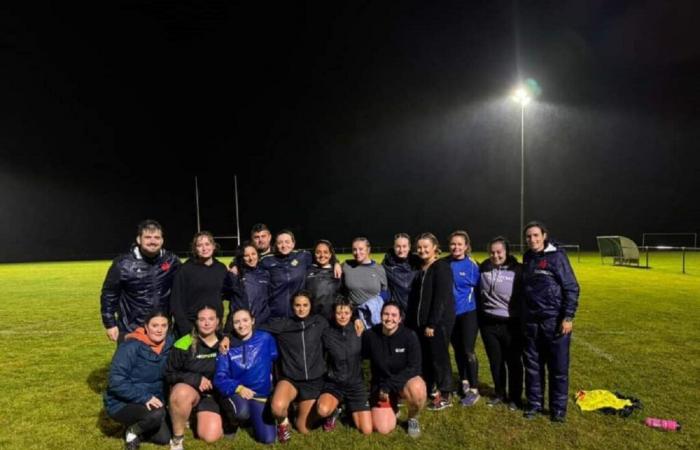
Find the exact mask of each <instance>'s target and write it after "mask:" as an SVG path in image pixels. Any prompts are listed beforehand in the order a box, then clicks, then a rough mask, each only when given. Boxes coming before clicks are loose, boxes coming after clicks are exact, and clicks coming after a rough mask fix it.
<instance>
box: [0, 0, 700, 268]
mask: <svg viewBox="0 0 700 450" xmlns="http://www.w3.org/2000/svg"><path fill="white" fill-rule="evenodd" d="M25 8H26V7H25ZM697 13H698V7H697V5H696V4H695V3H694V2H690V1H684V2H674V5H672V6H668V5H658V4H653V2H649V3H643V4H636V3H635V2H615V3H614V4H610V3H609V2H604V1H571V2H566V4H563V5H559V4H558V3H551V4H550V3H546V2H545V3H541V4H538V5H535V6H530V5H527V6H524V5H520V6H519V5H518V2H512V1H495V2H479V4H474V3H469V4H467V3H465V2H455V1H446V2H440V3H438V4H425V3H424V2H401V3H400V4H398V5H389V4H375V3H362V4H356V3H354V2H340V3H333V4H327V3H323V2H305V3H303V4H285V5H281V6H279V7H278V8H277V9H274V10H269V8H265V7H263V6H255V5H249V4H245V3H241V4H236V3H229V2H203V3H201V4H197V5H196V6H195V5H190V6H185V5H179V6H175V5H171V4H165V3H161V2H120V3H119V4H118V5H116V6H115V5H102V4H95V5H90V6H87V7H85V6H81V7H76V6H70V5H60V6H56V5H53V6H52V7H51V8H48V9H44V10H40V9H34V10H26V9H22V7H14V6H3V7H2V14H0V26H1V27H2V30H3V31H2V33H1V36H2V37H1V40H0V52H1V53H0V54H2V56H3V60H4V61H5V62H6V64H5V65H4V67H3V68H2V69H1V71H0V77H2V78H1V79H2V81H3V83H2V87H0V92H1V93H2V98H3V102H2V106H1V107H0V111H1V112H2V118H3V120H2V124H3V125H2V132H1V133H0V208H1V209H2V211H3V218H4V220H3V221H2V225H0V235H2V248H3V251H2V252H1V253H0V255H2V256H1V257H0V261H2V262H11V261H38V260H63V259H92V258H109V257H111V256H114V255H116V254H117V253H120V252H123V251H125V250H126V249H127V248H128V245H129V243H130V242H131V241H132V240H133V237H134V232H135V227H136V224H137V223H138V222H139V221H140V220H142V219H145V218H153V219H156V220H158V221H160V222H161V223H162V224H163V226H164V228H165V232H166V241H167V242H166V246H167V247H168V248H171V249H176V250H181V249H186V248H187V246H188V242H189V240H190V239H191V236H192V234H193V233H194V232H195V230H196V218H195V205H194V176H198V177H199V183H200V191H201V198H200V200H201V201H202V204H201V213H202V226H203V228H205V229H209V230H211V231H212V232H214V233H215V234H217V235H223V234H227V235H230V234H234V232H235V229H234V222H233V217H234V206H233V174H237V176H238V183H239V194H240V214H241V234H242V237H243V238H244V239H245V238H246V237H247V235H248V230H249V229H250V226H251V225H252V224H253V223H256V222H265V223H267V224H268V225H269V226H270V227H271V228H272V230H273V231H276V230H280V229H282V228H289V229H291V230H293V231H294V232H295V234H296V235H297V242H298V246H300V247H310V246H311V245H313V242H314V241H315V240H316V239H318V238H328V239H330V240H331V241H333V242H334V243H335V245H336V246H337V247H347V246H349V243H350V241H351V239H352V238H353V237H354V236H358V235H365V236H368V237H369V238H370V240H371V241H373V243H374V244H375V245H380V246H386V245H388V244H389V243H390V240H391V236H393V234H395V233H396V232H399V231H405V232H409V233H411V234H416V233H419V232H423V231H432V232H434V233H435V234H436V235H438V237H439V238H440V239H441V240H444V239H445V238H446V236H447V235H448V234H449V233H450V232H451V231H453V230H454V229H466V230H467V231H468V232H469V233H470V235H471V237H472V240H473V242H474V247H475V250H477V251H478V250H482V248H481V246H482V245H483V244H484V243H485V242H487V241H488V240H489V239H490V238H491V237H493V236H495V235H499V234H503V235H506V236H507V237H509V238H510V239H511V241H513V242H518V241H519V201H520V197H519V195H520V194H519V188H520V109H519V106H517V105H516V104H515V103H513V102H512V101H511V100H510V99H509V98H508V94H509V93H510V91H511V89H512V87H513V86H514V85H515V84H516V83H517V82H518V81H520V80H523V79H526V78H533V79H535V80H537V82H538V83H539V84H540V86H541V87H542V95H541V96H540V97H539V98H538V99H537V100H536V101H535V102H533V103H532V104H531V105H528V107H527V108H526V111H525V189H526V192H525V211H526V213H525V221H529V220H533V219H538V220H542V221H544V222H545V223H546V224H547V225H548V226H549V228H550V230H551V236H552V237H553V238H555V239H557V240H559V241H561V242H565V243H570V244H580V245H582V246H583V247H584V248H585V249H588V250H593V249H595V248H596V247H595V236H596V235H609V234H621V235H625V236H628V237H630V238H632V239H634V240H635V241H638V243H641V242H639V241H640V240H641V234H642V233H643V232H695V233H698V232H700V202H698V197H697V195H698V192H700V181H698V180H700V152H698V142H700V92H699V90H698V87H697V79H698V78H699V75H700V39H699V38H698V36H697V34H698V32H697V31H696V30H695V23H696V22H697V19H698V18H699V17H700V16H699V15H698V14H697ZM228 245H229V248H230V244H228ZM180 256H185V255H180Z"/></svg>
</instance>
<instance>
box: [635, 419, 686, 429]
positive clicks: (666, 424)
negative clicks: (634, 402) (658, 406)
mask: <svg viewBox="0 0 700 450" xmlns="http://www.w3.org/2000/svg"><path fill="white" fill-rule="evenodd" d="M644 425H646V426H648V427H649V428H658V429H659V430H663V431H680V430H681V424H680V423H678V422H676V421H675V420H671V419H657V418H656V417H647V418H646V419H644Z"/></svg>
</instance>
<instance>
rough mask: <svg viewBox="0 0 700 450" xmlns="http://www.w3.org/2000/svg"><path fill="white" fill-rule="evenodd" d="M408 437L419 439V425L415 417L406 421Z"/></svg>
mask: <svg viewBox="0 0 700 450" xmlns="http://www.w3.org/2000/svg"><path fill="white" fill-rule="evenodd" d="M408 435H409V436H411V437H412V438H417V437H420V424H419V423H418V419H416V418H415V417H412V418H410V419H408Z"/></svg>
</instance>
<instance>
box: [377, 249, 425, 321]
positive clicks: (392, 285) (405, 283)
mask: <svg viewBox="0 0 700 450" xmlns="http://www.w3.org/2000/svg"><path fill="white" fill-rule="evenodd" d="M382 266H384V271H385V272H386V281H387V284H388V285H389V292H390V294H391V299H392V300H394V301H396V302H398V303H399V304H400V305H401V307H402V308H403V310H404V312H405V311H406V308H407V307H408V297H409V296H410V294H411V286H412V285H413V281H414V280H415V279H416V276H417V275H418V272H420V260H419V258H418V257H417V256H416V255H414V254H413V253H411V254H409V255H408V258H399V257H397V256H396V254H395V253H394V251H393V250H389V251H388V252H387V253H386V255H384V261H382Z"/></svg>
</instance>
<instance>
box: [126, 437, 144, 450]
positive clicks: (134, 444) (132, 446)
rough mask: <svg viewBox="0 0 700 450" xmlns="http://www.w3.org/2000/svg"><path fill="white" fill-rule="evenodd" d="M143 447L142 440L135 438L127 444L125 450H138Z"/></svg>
mask: <svg viewBox="0 0 700 450" xmlns="http://www.w3.org/2000/svg"><path fill="white" fill-rule="evenodd" d="M140 447H141V439H139V438H138V437H135V438H134V439H132V440H130V441H128V442H125V444H124V448H125V449H126V450H138V449H139V448H140Z"/></svg>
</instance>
